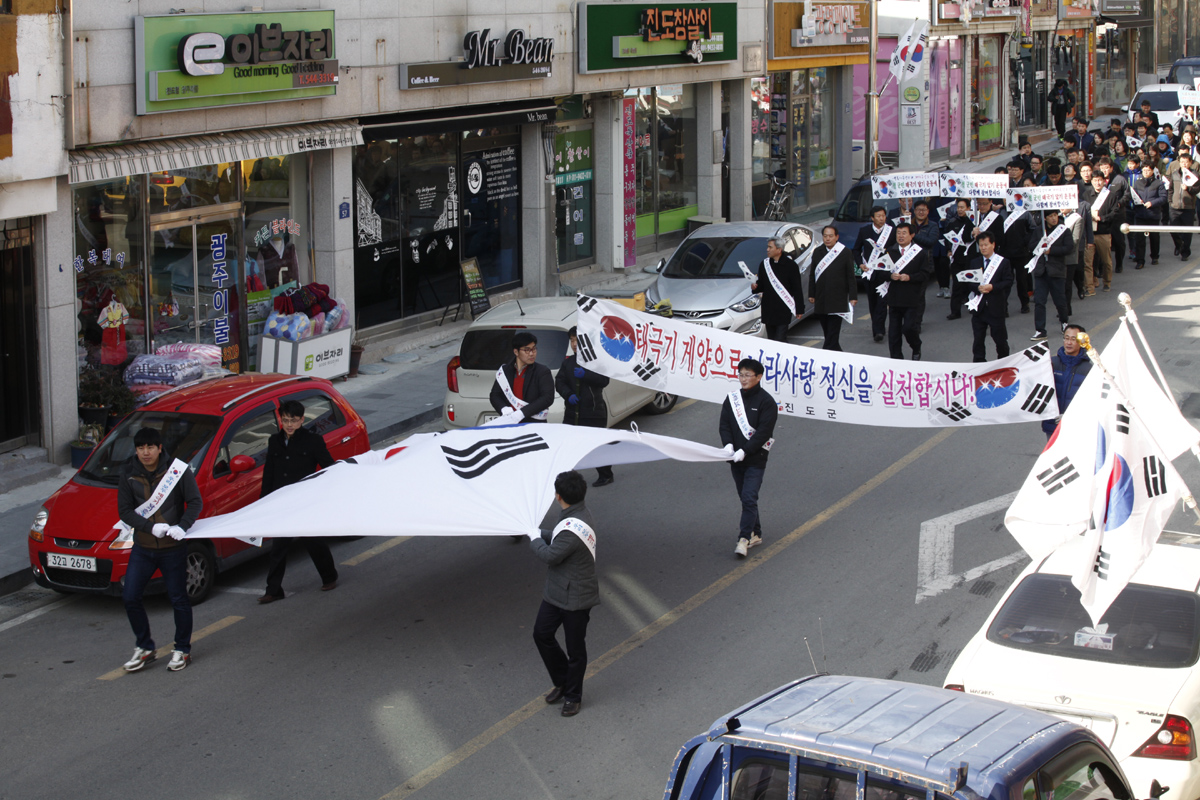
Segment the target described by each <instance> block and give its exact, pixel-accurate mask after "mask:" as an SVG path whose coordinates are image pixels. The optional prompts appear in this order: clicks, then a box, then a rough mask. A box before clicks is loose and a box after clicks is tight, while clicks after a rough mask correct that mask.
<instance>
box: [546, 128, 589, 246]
mask: <svg viewBox="0 0 1200 800" xmlns="http://www.w3.org/2000/svg"><path fill="white" fill-rule="evenodd" d="M592 163H593V162H592V130H591V128H587V129H585V130H570V131H564V132H561V133H558V134H556V135H555V137H554V199H555V209H554V210H555V217H556V225H555V234H556V236H557V237H558V263H559V266H563V265H567V264H571V265H582V264H583V263H586V262H587V261H589V260H591V259H592V258H593V257H594V256H595V252H596V250H595V246H594V243H593V237H594V236H595V224H596V223H595V216H594V213H593V183H594V181H593V179H592Z"/></svg>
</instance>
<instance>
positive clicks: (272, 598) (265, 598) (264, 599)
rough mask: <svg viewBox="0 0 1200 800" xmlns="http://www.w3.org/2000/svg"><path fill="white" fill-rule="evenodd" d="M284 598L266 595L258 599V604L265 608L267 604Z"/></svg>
mask: <svg viewBox="0 0 1200 800" xmlns="http://www.w3.org/2000/svg"><path fill="white" fill-rule="evenodd" d="M283 597H284V596H283V595H281V594H264V595H263V596H262V597H260V598H258V604H259V605H260V606H265V605H266V604H267V603H274V602H275V601H276V600H282V599H283Z"/></svg>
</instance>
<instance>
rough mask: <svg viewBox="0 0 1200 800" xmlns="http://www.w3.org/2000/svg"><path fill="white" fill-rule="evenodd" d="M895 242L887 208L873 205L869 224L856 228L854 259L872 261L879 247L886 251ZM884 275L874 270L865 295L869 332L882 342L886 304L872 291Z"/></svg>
mask: <svg viewBox="0 0 1200 800" xmlns="http://www.w3.org/2000/svg"><path fill="white" fill-rule="evenodd" d="M895 243H896V229H895V227H894V226H892V225H889V224H888V221H887V209H885V208H884V207H883V206H875V207H873V208H872V209H871V224H870V225H863V226H862V227H861V228H859V229H858V238H857V239H855V240H854V247H853V248H852V249H853V250H854V261H855V263H856V264H858V265H859V266H860V267H864V268H865V267H866V265H867V264H868V263H870V262H872V261H873V260H874V258H875V256H876V253H877V252H878V250H879V249H882V250H883V251H884V252H886V251H887V250H888V249H889V248H890V247H891V246H892V245H894V244H895ZM886 277H887V276H886V275H883V274H882V273H880V272H879V271H876V272H875V273H874V274H872V276H871V277H870V279H868V281H867V284H868V286H870V287H871V291H870V292H869V293H868V295H867V307H868V308H869V309H870V311H871V334H872V335H873V336H874V338H875V341H877V342H882V341H883V336H884V333H885V330H884V329H885V326H886V323H887V304H886V303H884V302H883V299H882V298H880V297H879V295H877V294H876V293H875V291H874V288H875V286H877V285H879V283H880V282H882V281H884V280H886Z"/></svg>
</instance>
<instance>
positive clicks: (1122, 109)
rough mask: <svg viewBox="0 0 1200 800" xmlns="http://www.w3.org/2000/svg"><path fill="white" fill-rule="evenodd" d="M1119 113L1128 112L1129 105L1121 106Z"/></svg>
mask: <svg viewBox="0 0 1200 800" xmlns="http://www.w3.org/2000/svg"><path fill="white" fill-rule="evenodd" d="M1121 113H1122V114H1128V113H1129V106H1121Z"/></svg>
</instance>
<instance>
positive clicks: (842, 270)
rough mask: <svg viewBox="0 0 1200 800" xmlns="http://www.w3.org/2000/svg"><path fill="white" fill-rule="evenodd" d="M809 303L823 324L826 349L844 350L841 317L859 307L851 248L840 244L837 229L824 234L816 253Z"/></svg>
mask: <svg viewBox="0 0 1200 800" xmlns="http://www.w3.org/2000/svg"><path fill="white" fill-rule="evenodd" d="M830 253H832V254H833V255H830ZM808 302H810V303H812V304H813V314H815V315H816V316H817V317H819V318H820V320H821V331H822V332H823V333H824V334H825V346H824V349H826V350H841V349H842V345H841V341H840V338H841V335H842V318H841V317H839V316H838V314H845V313H847V312H849V311H850V310H851V309H852V308H853V307H854V306H856V305H858V281H857V280H856V279H855V278H854V256H853V255H851V253H850V248H848V247H846V246H845V245H843V244H840V243H839V242H838V229H837V228H835V227H834V226H832V225H826V226H825V228H824V229H823V230H822V231H821V244H820V245H818V246H817V249H816V250H814V251H813V257H812V274H811V275H809V276H808Z"/></svg>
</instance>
